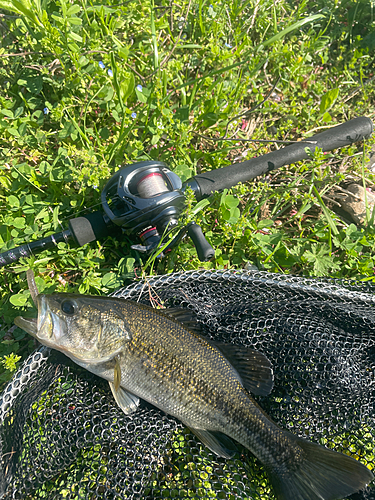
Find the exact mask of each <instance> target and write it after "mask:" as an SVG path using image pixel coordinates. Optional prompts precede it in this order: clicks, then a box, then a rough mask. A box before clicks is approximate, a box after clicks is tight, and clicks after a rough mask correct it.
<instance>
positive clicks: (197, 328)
mask: <svg viewBox="0 0 375 500" xmlns="http://www.w3.org/2000/svg"><path fill="white" fill-rule="evenodd" d="M160 311H161V312H162V313H163V314H165V315H167V316H170V317H171V318H173V319H175V320H176V321H179V322H180V323H182V324H183V325H184V327H185V328H187V329H188V330H190V331H192V332H194V333H200V334H201V333H202V326H201V324H200V323H198V320H197V315H196V313H195V312H194V311H193V310H192V309H184V308H183V307H170V308H168V309H160Z"/></svg>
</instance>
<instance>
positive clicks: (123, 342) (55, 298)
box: [14, 274, 374, 500]
mask: <svg viewBox="0 0 375 500" xmlns="http://www.w3.org/2000/svg"><path fill="white" fill-rule="evenodd" d="M28 281H29V287H30V290H31V293H32V296H33V300H34V301H35V303H36V306H37V309H38V316H37V318H24V317H21V316H19V317H17V318H16V319H15V321H14V322H15V324H16V325H17V326H19V327H20V328H22V329H23V330H25V331H26V332H28V333H29V334H31V335H32V336H33V337H35V338H36V339H38V340H39V341H40V343H42V344H44V345H46V346H49V347H51V348H53V349H57V350H58V351H60V352H62V353H64V354H65V355H67V356H68V357H69V358H71V359H72V360H73V361H74V362H75V363H77V364H78V365H79V366H81V367H83V368H85V369H87V370H88V371H90V372H92V373H94V374H96V375H98V376H99V377H102V378H104V379H105V380H107V381H108V383H109V387H110V389H111V391H112V394H113V396H114V399H115V401H116V402H117V404H118V406H119V407H120V408H121V409H122V411H123V412H124V413H125V414H126V415H130V414H132V413H133V412H136V411H137V408H138V405H139V403H140V400H141V399H142V400H145V401H147V402H149V403H151V404H152V405H154V406H156V407H157V408H159V409H160V410H162V411H164V412H165V413H167V414H169V415H172V416H173V417H175V418H177V419H178V420H180V421H181V422H182V423H183V424H184V425H185V426H187V427H188V428H189V429H190V430H191V431H192V432H193V433H194V434H195V435H196V436H197V437H198V438H199V439H200V440H201V442H202V443H203V444H204V445H206V446H207V447H208V448H209V449H210V450H211V451H212V452H214V453H215V454H216V455H217V456H219V457H224V458H227V459H228V458H231V457H233V456H234V454H235V453H236V451H237V450H238V448H237V444H236V443H240V444H241V445H242V446H244V447H245V448H247V449H248V450H250V452H251V453H253V454H254V455H255V456H256V457H257V458H258V459H259V460H260V461H261V462H262V463H263V465H264V467H265V469H266V471H267V473H268V477H269V479H270V483H271V485H272V488H273V491H274V494H275V496H276V498H277V499H278V500H339V499H342V498H346V497H347V496H349V495H351V494H352V493H355V492H357V491H359V490H361V489H363V488H365V487H366V486H367V485H368V484H369V483H370V482H371V481H372V480H373V478H374V476H373V474H372V472H371V471H370V470H369V469H368V468H367V467H366V466H365V465H363V464H361V463H360V462H358V461H357V460H355V459H354V458H352V457H349V456H347V455H344V454H342V453H338V452H335V451H333V450H329V449H327V448H325V447H323V446H321V445H319V444H316V443H312V442H310V441H307V440H306V439H302V438H300V437H297V436H295V435H294V434H292V433H290V432H289V431H286V430H284V429H282V428H281V427H280V426H279V425H278V424H277V423H276V422H274V421H273V420H272V419H271V418H270V417H269V416H268V415H267V414H266V413H265V412H264V411H263V410H262V408H261V407H260V406H259V404H258V403H257V402H256V401H255V400H254V398H253V396H257V395H262V396H266V395H268V394H270V392H271V391H272V389H273V384H274V375H273V367H272V365H271V363H270V361H269V360H268V358H267V357H266V356H265V355H264V354H263V353H261V352H259V351H257V350H254V349H251V348H249V347H244V346H238V345H234V344H227V343H222V342H216V341H213V340H210V339H207V338H206V337H204V336H203V335H202V332H200V328H199V326H198V325H199V324H198V322H197V320H196V318H194V314H193V313H192V312H191V311H190V310H186V309H181V308H171V309H154V308H152V307H151V306H147V305H144V304H141V303H138V302H134V301H131V300H128V299H123V298H116V297H103V296H90V295H79V294H70V293H53V294H50V295H46V294H39V293H38V291H37V288H36V286H35V282H34V281H33V277H30V274H29V275H28Z"/></svg>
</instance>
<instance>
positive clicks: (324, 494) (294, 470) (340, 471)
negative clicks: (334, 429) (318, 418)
mask: <svg viewBox="0 0 375 500" xmlns="http://www.w3.org/2000/svg"><path fill="white" fill-rule="evenodd" d="M288 434H289V433H288ZM293 439H294V440H297V443H296V444H297V445H298V446H299V447H300V448H301V449H302V451H303V453H302V458H301V461H300V462H299V463H296V464H294V465H293V464H292V466H291V467H290V468H289V467H285V464H284V465H283V466H280V467H279V468H277V469H273V470H272V471H270V472H271V473H270V479H271V483H272V485H273V488H274V491H275V494H276V498H277V499H278V500H339V499H341V498H346V497H347V496H349V495H351V494H352V493H355V492H356V491H358V490H361V489H363V488H365V487H366V485H367V484H368V483H370V482H371V481H372V480H373V479H374V476H373V474H372V473H371V471H370V470H369V469H367V467H365V466H364V465H362V464H361V463H360V462H358V461H357V460H355V459H354V458H351V457H348V456H347V455H343V454H342V453H337V452H335V451H332V450H328V449H327V448H324V447H323V446H320V445H317V444H314V443H310V442H309V441H306V440H304V439H299V438H296V437H295V436H293Z"/></svg>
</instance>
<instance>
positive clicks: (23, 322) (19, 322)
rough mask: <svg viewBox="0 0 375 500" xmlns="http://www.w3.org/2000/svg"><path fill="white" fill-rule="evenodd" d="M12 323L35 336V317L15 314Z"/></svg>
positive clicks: (36, 326) (36, 323)
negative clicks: (15, 316)
mask: <svg viewBox="0 0 375 500" xmlns="http://www.w3.org/2000/svg"><path fill="white" fill-rule="evenodd" d="M14 324H15V325H16V326H18V327H19V328H21V330H24V331H25V332H27V333H29V334H30V335H31V336H32V337H35V338H37V333H38V322H37V318H23V317H22V316H17V318H15V319H14Z"/></svg>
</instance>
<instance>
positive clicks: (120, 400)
mask: <svg viewBox="0 0 375 500" xmlns="http://www.w3.org/2000/svg"><path fill="white" fill-rule="evenodd" d="M108 383H109V387H110V388H111V391H112V394H113V397H114V398H115V400H116V403H117V404H118V405H119V407H120V408H121V410H122V411H123V412H124V413H125V415H130V414H132V413H134V412H135V411H136V409H137V407H138V405H139V398H138V397H137V396H134V394H131V393H130V392H128V391H126V390H125V389H123V388H122V387H119V388H118V389H116V388H115V384H114V383H113V382H108Z"/></svg>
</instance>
